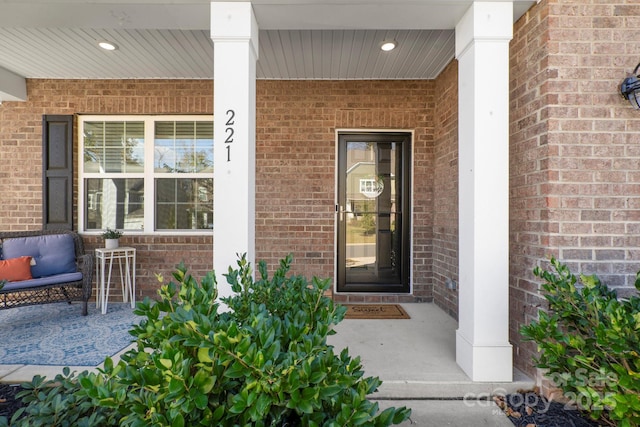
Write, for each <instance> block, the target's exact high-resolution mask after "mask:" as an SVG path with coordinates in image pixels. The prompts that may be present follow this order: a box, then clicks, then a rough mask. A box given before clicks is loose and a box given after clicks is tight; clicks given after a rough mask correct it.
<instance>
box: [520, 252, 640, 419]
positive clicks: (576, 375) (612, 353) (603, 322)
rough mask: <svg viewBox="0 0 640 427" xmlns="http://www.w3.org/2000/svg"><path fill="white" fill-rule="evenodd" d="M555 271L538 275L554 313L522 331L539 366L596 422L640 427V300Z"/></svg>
mask: <svg viewBox="0 0 640 427" xmlns="http://www.w3.org/2000/svg"><path fill="white" fill-rule="evenodd" d="M550 266H551V268H550V269H549V270H544V269H541V268H539V267H537V268H536V269H535V270H534V274H535V275H536V276H537V277H539V278H541V279H542V280H543V281H544V283H543V284H542V288H543V290H544V296H545V298H546V300H547V301H548V303H549V310H548V311H547V310H540V311H539V314H538V320H536V321H533V322H531V323H530V324H529V325H526V326H524V327H522V329H521V332H522V335H523V336H524V338H525V339H527V340H531V341H535V343H536V344H537V345H538V350H539V356H537V358H536V359H535V363H536V366H537V367H538V368H542V369H544V370H545V372H546V375H547V376H548V377H549V378H550V379H551V381H552V382H553V383H554V384H555V386H557V387H559V388H561V389H562V391H563V392H564V395H565V397H567V398H568V399H569V400H570V403H572V404H575V405H577V406H578V407H579V408H581V409H584V410H587V411H589V413H590V415H591V417H592V418H593V419H599V420H600V421H601V422H602V423H605V424H606V425H618V426H622V427H630V426H639V425H640V297H638V296H637V295H635V296H632V297H631V298H627V299H620V298H618V296H617V293H616V291H615V290H613V289H609V288H608V287H607V286H606V285H605V284H603V283H602V282H601V281H600V280H599V279H598V277H597V276H595V275H592V276H585V275H580V276H579V280H578V277H576V276H575V275H574V274H573V273H571V271H570V270H569V268H568V267H567V266H566V265H564V264H562V263H560V262H559V261H558V260H556V259H555V258H552V259H551V263H550ZM635 287H636V289H638V290H640V273H638V274H637V275H636V282H635Z"/></svg>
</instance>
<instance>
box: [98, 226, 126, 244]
mask: <svg viewBox="0 0 640 427" xmlns="http://www.w3.org/2000/svg"><path fill="white" fill-rule="evenodd" d="M102 237H103V238H104V247H105V248H107V249H115V248H117V247H118V246H119V240H118V239H120V237H122V231H120V230H116V229H111V228H108V227H107V229H106V230H105V231H104V232H103V233H102Z"/></svg>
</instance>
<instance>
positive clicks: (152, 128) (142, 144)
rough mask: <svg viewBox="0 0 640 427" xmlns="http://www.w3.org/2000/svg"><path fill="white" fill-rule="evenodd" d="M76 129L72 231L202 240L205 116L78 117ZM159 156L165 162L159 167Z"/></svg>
mask: <svg viewBox="0 0 640 427" xmlns="http://www.w3.org/2000/svg"><path fill="white" fill-rule="evenodd" d="M79 124H80V125H79V131H80V135H79V141H80V147H79V150H80V152H81V153H83V155H82V156H81V157H82V158H81V159H80V161H79V189H80V192H79V209H78V213H79V215H78V222H79V224H78V229H79V230H81V231H88V232H91V231H95V232H100V231H101V230H104V229H105V228H107V227H110V228H119V229H123V230H125V231H127V230H129V231H132V232H134V231H135V232H140V233H154V232H162V233H179V234H184V233H185V232H188V233H189V234H192V233H203V234H210V231H211V229H212V227H213V118H212V117H211V116H81V117H80V119H79ZM159 154H162V156H160V157H162V158H163V159H164V160H168V163H166V165H163V167H161V168H158V167H157V166H158V163H157V162H156V160H157V159H158V158H159ZM165 166H166V167H165ZM171 187H173V190H169V189H170V188H171ZM160 189H161V190H162V191H169V193H167V194H160V193H159V191H160ZM168 196H169V197H168ZM167 197H168V198H167Z"/></svg>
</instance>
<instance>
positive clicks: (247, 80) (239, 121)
mask: <svg viewBox="0 0 640 427" xmlns="http://www.w3.org/2000/svg"><path fill="white" fill-rule="evenodd" d="M211 39H212V40H213V45H214V69H213V79H214V80H213V99H214V101H213V115H214V117H213V124H214V132H213V135H214V150H213V151H214V174H213V175H214V180H215V182H214V204H213V207H214V209H213V217H214V223H213V227H214V228H213V233H214V237H213V240H214V243H213V267H214V269H215V271H216V276H217V279H218V287H219V290H220V296H228V295H230V294H231V288H230V286H229V285H228V284H227V281H226V279H225V278H224V277H223V276H222V275H223V274H224V273H226V272H227V271H228V269H229V266H232V267H234V268H235V267H236V266H237V260H238V257H237V254H243V253H246V254H247V259H248V260H249V261H250V262H251V263H252V265H253V264H254V261H255V176H256V166H255V163H256V161H255V160H256V154H255V152H256V61H257V60H258V24H257V22H256V19H255V16H254V14H253V8H252V6H251V3H249V2H212V3H211Z"/></svg>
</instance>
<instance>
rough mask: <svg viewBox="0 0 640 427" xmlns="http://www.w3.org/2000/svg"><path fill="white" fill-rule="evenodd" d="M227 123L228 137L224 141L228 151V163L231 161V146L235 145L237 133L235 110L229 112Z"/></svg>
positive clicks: (226, 132)
mask: <svg viewBox="0 0 640 427" xmlns="http://www.w3.org/2000/svg"><path fill="white" fill-rule="evenodd" d="M226 114H227V122H226V123H225V126H226V127H225V128H224V133H225V134H226V135H227V137H226V138H225V140H224V143H225V148H226V149H227V162H230V161H231V144H232V143H233V134H234V133H235V128H234V125H235V124H236V121H235V120H234V119H235V117H236V112H235V111H234V110H227V113H226Z"/></svg>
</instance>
